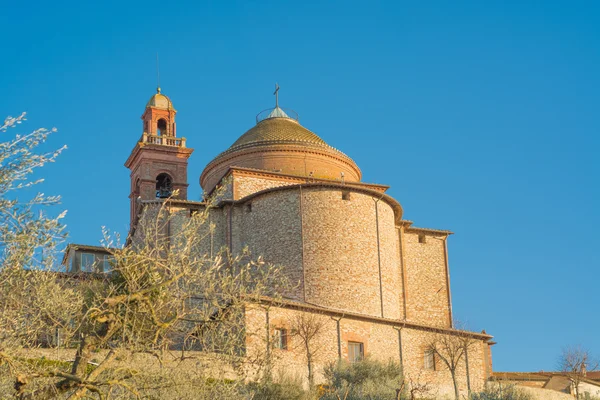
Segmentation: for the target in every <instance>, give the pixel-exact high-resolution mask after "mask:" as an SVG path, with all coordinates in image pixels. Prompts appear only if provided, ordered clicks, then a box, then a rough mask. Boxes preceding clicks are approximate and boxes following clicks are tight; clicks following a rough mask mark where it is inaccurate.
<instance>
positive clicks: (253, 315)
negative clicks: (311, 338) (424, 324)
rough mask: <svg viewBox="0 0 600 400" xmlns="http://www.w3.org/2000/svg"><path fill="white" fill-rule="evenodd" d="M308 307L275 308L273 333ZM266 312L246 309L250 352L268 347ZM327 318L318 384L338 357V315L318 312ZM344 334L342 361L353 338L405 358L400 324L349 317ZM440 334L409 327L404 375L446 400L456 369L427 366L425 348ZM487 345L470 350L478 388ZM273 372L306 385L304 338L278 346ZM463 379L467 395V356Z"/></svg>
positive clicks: (369, 349)
mask: <svg viewBox="0 0 600 400" xmlns="http://www.w3.org/2000/svg"><path fill="white" fill-rule="evenodd" d="M304 312H307V311H301V310H294V309H289V308H280V307H275V306H271V307H269V309H268V313H269V328H268V329H269V332H270V334H271V335H272V334H273V332H274V329H276V328H287V329H291V327H292V326H293V321H294V319H295V318H296V317H297V316H298V315H299V314H301V313H304ZM266 313H267V310H266V309H265V308H263V307H261V306H257V305H250V306H249V307H248V308H247V310H246V330H247V331H248V332H251V333H250V334H249V335H248V339H247V342H246V345H247V347H248V354H249V355H251V354H259V353H260V352H265V351H266V340H267V339H266V337H267V334H266V330H267V326H266V321H267V318H266ZM317 315H318V318H319V319H320V320H321V321H323V324H324V325H323V330H322V333H321V334H320V335H319V336H318V337H317V339H316V340H315V342H314V343H312V346H314V347H313V348H316V349H318V351H317V354H316V356H315V360H314V367H315V379H316V382H317V383H322V382H324V380H325V378H324V376H323V368H324V367H325V365H327V364H328V363H331V362H336V361H337V360H338V334H337V325H336V319H339V317H332V316H329V315H324V314H317ZM339 321H340V333H341V349H342V359H347V358H348V341H354V342H361V343H363V344H364V351H365V355H366V356H368V357H371V358H373V359H376V360H380V361H384V362H385V361H388V360H392V361H395V362H399V361H400V348H399V339H398V329H399V326H393V325H392V324H385V323H378V322H372V321H367V320H358V319H356V318H351V317H344V318H341V319H339ZM432 335H434V333H432V332H430V331H427V330H424V329H415V328H409V327H404V328H402V329H401V336H402V339H401V340H402V359H403V367H404V374H405V376H407V377H410V378H412V379H413V380H414V381H418V382H419V383H425V382H429V383H430V384H431V386H432V390H431V392H430V397H433V398H441V397H443V396H450V395H452V394H453V393H454V386H453V384H452V378H451V375H450V372H449V371H448V370H447V368H445V367H444V366H443V364H442V363H441V362H440V361H436V370H435V371H430V370H424V369H423V367H424V349H425V348H426V346H427V343H428V341H429V340H430V339H431V337H432ZM484 347H487V344H486V343H484V342H483V341H482V340H479V341H476V342H475V343H474V345H473V347H472V348H471V349H470V350H469V357H468V358H469V375H470V384H471V389H472V390H473V391H479V390H482V389H483V386H484V384H485V382H486V380H487V378H486V376H485V374H484V372H483V371H484V368H483V350H484ZM272 356H273V363H274V366H273V371H274V373H275V375H276V377H277V374H281V373H282V371H285V374H286V376H287V377H299V378H302V379H303V380H304V381H305V383H306V380H307V379H308V378H307V376H308V375H307V374H308V369H307V365H306V356H305V350H304V348H303V342H302V341H301V340H300V339H299V338H297V337H294V336H292V337H290V338H289V339H288V349H287V350H279V349H273V350H272ZM457 381H458V384H459V389H460V392H461V395H466V393H467V378H466V368H465V360H464V358H463V359H462V360H461V362H460V364H459V367H458V368H457Z"/></svg>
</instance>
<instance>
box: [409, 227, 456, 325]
mask: <svg viewBox="0 0 600 400" xmlns="http://www.w3.org/2000/svg"><path fill="white" fill-rule="evenodd" d="M401 229H402V234H401V235H402V252H403V262H404V271H405V273H406V274H405V287H406V319H407V320H408V321H413V322H418V323H423V324H429V325H434V326H442V327H449V326H450V323H451V322H450V302H449V290H450V289H449V287H448V280H447V275H446V249H445V245H446V244H445V240H446V235H445V234H438V233H433V232H425V231H412V230H410V229H409V230H406V229H404V228H401ZM419 237H421V241H424V243H421V242H420V241H419Z"/></svg>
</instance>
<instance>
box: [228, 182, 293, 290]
mask: <svg viewBox="0 0 600 400" xmlns="http://www.w3.org/2000/svg"><path fill="white" fill-rule="evenodd" d="M232 212H233V214H232V218H233V219H232V251H233V253H234V254H236V253H237V252H239V251H241V250H242V249H243V248H244V247H248V249H249V250H250V252H251V255H252V256H253V257H258V256H262V257H263V258H264V260H265V261H266V262H269V263H272V264H275V265H279V266H283V267H284V271H285V273H286V276H287V277H288V278H289V281H290V284H291V285H292V286H293V289H292V290H290V291H288V292H287V293H286V295H287V296H289V297H291V298H294V299H297V300H302V299H303V298H304V296H303V292H304V287H303V285H304V277H303V270H302V232H301V230H302V225H301V217H300V201H299V191H298V190H292V191H280V192H273V193H269V194H268V195H262V196H257V197H254V198H253V199H252V200H250V201H247V202H245V203H244V204H239V205H236V206H235V207H234V208H233V209H232Z"/></svg>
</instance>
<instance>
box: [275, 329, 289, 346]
mask: <svg viewBox="0 0 600 400" xmlns="http://www.w3.org/2000/svg"><path fill="white" fill-rule="evenodd" d="M273 346H274V347H275V348H276V349H281V350H287V329H282V328H277V329H275V332H274V335H273Z"/></svg>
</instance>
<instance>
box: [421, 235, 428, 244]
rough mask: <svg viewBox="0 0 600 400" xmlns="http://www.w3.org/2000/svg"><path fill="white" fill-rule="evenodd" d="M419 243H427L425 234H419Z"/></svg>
mask: <svg viewBox="0 0 600 400" xmlns="http://www.w3.org/2000/svg"><path fill="white" fill-rule="evenodd" d="M419 243H427V237H426V236H425V235H419Z"/></svg>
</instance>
